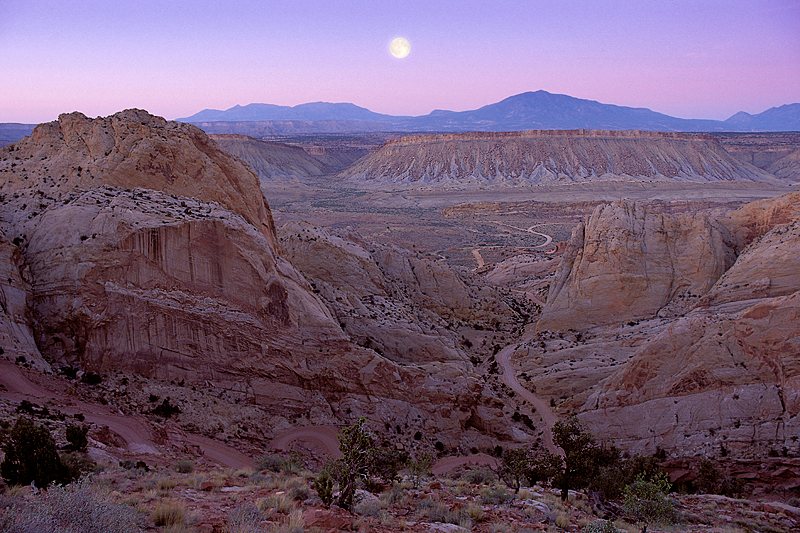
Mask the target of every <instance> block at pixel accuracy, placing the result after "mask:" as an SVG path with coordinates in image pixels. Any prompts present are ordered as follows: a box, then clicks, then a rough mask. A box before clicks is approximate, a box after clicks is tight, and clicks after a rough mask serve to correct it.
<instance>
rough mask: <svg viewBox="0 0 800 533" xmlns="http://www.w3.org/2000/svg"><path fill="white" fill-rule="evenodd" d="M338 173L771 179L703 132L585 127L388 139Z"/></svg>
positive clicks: (428, 178) (542, 179)
mask: <svg viewBox="0 0 800 533" xmlns="http://www.w3.org/2000/svg"><path fill="white" fill-rule="evenodd" d="M342 175H343V176H344V177H346V178H348V179H351V180H355V181H358V182H360V183H406V184H430V183H435V184H439V185H447V184H454V185H456V184H458V185H463V184H468V183H476V184H481V183H487V182H490V183H493V184H508V185H515V184H530V183H553V182H555V183H558V182H585V181H596V180H635V181H641V180H644V181H653V180H680V181H718V180H746V181H765V182H774V181H776V179H775V178H774V177H773V176H772V175H770V174H769V173H768V172H766V171H764V170H761V169H759V168H756V167H754V166H752V165H750V164H749V163H746V162H743V161H739V160H737V159H735V158H734V157H732V156H731V155H730V154H729V153H728V152H726V151H725V150H724V149H723V148H722V146H721V145H720V144H719V142H718V141H717V140H716V139H714V138H713V137H711V136H708V135H699V134H679V133H658V132H636V131H634V132H630V131H628V132H614V131H587V130H571V131H523V132H504V133H488V132H486V133H464V134H444V135H411V136H406V137H401V138H399V139H396V140H392V141H389V142H388V143H386V144H385V145H384V146H383V147H382V148H380V149H379V150H377V151H376V152H374V153H372V154H369V155H367V156H366V157H364V158H363V159H361V160H359V161H358V162H356V163H355V164H354V165H353V166H352V167H350V168H348V169H347V170H346V171H344V172H343V173H342Z"/></svg>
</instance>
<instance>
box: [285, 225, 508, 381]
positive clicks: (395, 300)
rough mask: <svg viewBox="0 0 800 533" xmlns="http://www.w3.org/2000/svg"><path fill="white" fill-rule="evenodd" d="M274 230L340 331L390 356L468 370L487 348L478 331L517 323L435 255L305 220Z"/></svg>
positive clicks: (490, 292) (494, 297)
mask: <svg viewBox="0 0 800 533" xmlns="http://www.w3.org/2000/svg"><path fill="white" fill-rule="evenodd" d="M280 235H281V246H282V248H283V249H284V250H285V253H286V255H287V257H288V258H289V259H290V260H291V262H292V263H293V264H295V265H297V267H298V268H299V269H300V270H301V271H302V272H303V274H304V275H305V276H306V277H307V278H308V279H309V280H312V283H313V284H314V287H315V289H316V290H317V291H319V294H320V295H321V296H322V297H323V298H324V299H325V301H326V302H327V303H328V305H329V307H330V308H331V309H332V310H333V311H334V313H335V314H336V316H337V319H338V321H339V322H340V323H341V324H342V326H343V328H344V329H345V331H346V332H347V333H348V334H350V335H351V336H352V337H353V338H354V339H358V340H359V342H360V343H361V344H363V345H365V346H369V347H371V348H374V349H375V350H377V351H378V352H379V353H382V354H383V355H385V356H386V357H388V358H389V359H392V360H394V361H398V362H401V363H418V364H427V363H436V362H444V361H451V362H458V363H459V364H460V365H462V366H464V367H465V368H470V367H471V364H472V363H470V362H469V359H470V357H472V358H473V360H475V358H476V357H478V356H479V355H485V352H486V351H487V349H488V348H487V346H485V345H482V344H481V343H480V341H478V340H477V339H478V338H480V337H482V336H484V337H485V333H484V332H488V331H495V332H496V333H497V334H498V335H500V336H502V335H503V333H504V332H505V333H506V334H507V333H509V332H511V331H512V330H513V329H514V328H515V327H519V326H520V325H521V324H522V322H523V319H522V317H521V316H520V314H519V313H518V312H517V311H514V310H513V309H512V308H511V307H509V306H508V305H505V304H504V303H503V302H502V297H501V295H500V294H499V292H497V291H496V290H494V289H492V288H490V287H488V286H487V285H485V284H484V283H483V282H482V281H480V280H478V279H476V278H474V277H471V276H468V275H466V273H458V272H456V271H455V270H453V269H452V268H450V267H449V266H448V265H447V264H446V263H444V262H443V261H437V260H434V259H432V258H429V257H422V256H420V255H417V254H414V253H412V252H410V251H408V250H404V249H400V248H397V247H393V246H383V245H377V244H367V243H365V242H364V241H363V240H361V239H360V238H359V237H358V236H357V235H350V236H349V237H347V238H345V237H342V236H339V235H334V234H332V233H331V232H330V231H327V230H324V229H320V228H317V227H313V226H311V225H310V224H295V223H293V224H288V225H286V226H284V227H282V228H281V231H280Z"/></svg>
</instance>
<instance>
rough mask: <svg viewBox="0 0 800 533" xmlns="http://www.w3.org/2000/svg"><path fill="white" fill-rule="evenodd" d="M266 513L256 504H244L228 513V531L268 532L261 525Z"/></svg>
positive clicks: (240, 532)
mask: <svg viewBox="0 0 800 533" xmlns="http://www.w3.org/2000/svg"><path fill="white" fill-rule="evenodd" d="M263 521H264V515H263V514H262V513H261V511H259V510H258V508H257V507H256V506H254V505H250V504H243V505H240V506H238V507H236V508H234V509H233V510H232V511H231V512H230V513H229V514H228V529H227V530H226V531H227V533H266V531H267V530H266V529H265V528H263V527H262V526H261V523H262V522H263Z"/></svg>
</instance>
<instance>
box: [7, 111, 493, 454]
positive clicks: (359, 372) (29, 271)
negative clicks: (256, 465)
mask: <svg viewBox="0 0 800 533" xmlns="http://www.w3.org/2000/svg"><path fill="white" fill-rule="evenodd" d="M0 181H1V182H2V185H0V196H1V197H2V201H1V202H0V226H2V230H3V231H4V232H5V234H6V235H7V236H8V237H9V238H11V239H13V240H14V242H15V243H16V244H6V245H4V246H5V248H4V254H5V255H4V257H6V258H9V257H10V258H11V260H10V261H7V262H6V263H5V264H4V266H3V268H4V269H5V268H8V269H10V270H12V271H13V269H14V268H15V267H17V266H19V271H20V272H24V273H25V275H27V276H29V278H28V280H29V281H28V283H29V284H30V286H29V288H28V287H25V286H24V285H22V284H20V283H19V281H18V280H17V281H15V276H14V275H11V276H9V277H10V278H11V280H12V282H10V283H9V286H12V285H13V286H14V288H15V290H20V289H16V287H20V288H24V291H25V293H26V298H27V301H26V304H27V310H26V311H24V312H22V311H20V308H21V306H22V305H23V303H22V302H23V296H22V294H21V293H19V292H17V293H14V292H13V291H12V290H11V289H10V288H8V287H9V286H4V287H3V293H4V294H6V300H9V301H12V303H13V304H14V305H11V306H9V308H8V309H9V310H8V311H7V314H8V316H10V317H11V318H10V319H9V321H8V323H9V324H8V326H5V322H4V328H5V329H6V330H13V329H14V328H16V327H17V326H16V324H22V325H23V326H24V325H25V320H23V318H22V317H23V316H30V317H32V318H31V320H30V325H31V328H30V336H31V337H32V338H33V339H35V341H36V347H37V348H38V350H39V351H40V352H41V354H42V355H43V356H44V359H45V360H46V361H48V362H50V363H52V364H57V365H64V364H70V365H75V366H78V367H79V368H82V369H84V370H94V371H98V372H102V373H113V372H125V373H129V374H130V373H132V374H134V375H138V376H143V377H146V378H150V379H154V380H158V381H160V382H162V383H167V382H171V383H173V384H175V383H178V382H180V383H186V384H187V387H188V386H189V385H192V386H196V385H203V387H204V388H205V389H207V390H208V391H209V392H210V393H212V394H222V393H223V392H224V394H226V395H233V397H235V398H236V401H237V403H238V402H239V401H247V402H250V403H252V404H254V405H255V406H257V407H258V409H261V413H262V416H266V417H267V418H265V419H262V420H261V421H260V422H258V424H259V425H260V426H264V427H267V428H270V429H268V430H267V432H270V431H274V430H277V429H280V428H282V427H286V426H289V425H292V424H293V422H292V421H293V420H294V419H295V418H296V417H298V416H303V417H308V418H307V422H306V423H317V424H318V423H330V422H335V421H337V420H341V419H344V418H348V417H349V416H353V414H365V415H367V416H369V417H370V418H371V419H373V420H382V421H386V422H387V423H391V425H392V426H393V427H394V426H395V425H396V426H397V427H400V426H401V424H402V425H403V427H409V426H410V425H414V426H417V427H418V428H419V429H421V430H423V431H425V432H426V435H430V437H431V438H439V439H441V440H443V441H446V442H451V443H457V442H459V439H461V438H462V437H464V435H465V433H464V431H463V430H464V427H465V424H466V421H467V420H469V419H470V418H475V417H478V418H480V416H481V415H476V414H475V412H476V410H477V409H478V407H479V406H480V404H481V403H482V402H483V400H482V396H481V387H482V386H481V384H480V383H478V382H477V380H476V379H475V378H474V377H473V376H472V374H471V373H470V371H469V369H468V368H466V367H465V366H464V365H463V364H461V363H458V364H451V363H447V362H440V363H439V364H438V366H437V367H436V371H435V372H431V371H430V369H427V370H422V369H420V368H418V367H415V366H413V365H402V364H398V363H397V362H394V361H391V360H389V359H387V358H385V357H383V356H381V355H379V354H378V353H377V352H375V351H373V350H370V349H367V348H362V347H359V346H357V345H356V344H354V343H352V342H351V340H350V338H349V336H348V335H347V334H346V333H345V332H343V331H342V329H341V328H340V326H339V324H338V323H337V321H336V320H335V319H334V316H333V315H332V313H331V312H330V310H329V309H328V307H327V306H326V304H325V302H323V301H322V300H321V299H320V298H319V297H318V296H316V295H315V294H314V293H313V291H312V288H311V287H310V286H309V284H308V282H307V281H306V280H305V278H304V277H303V276H302V275H301V274H300V273H299V272H298V271H297V270H296V269H295V267H294V266H293V265H292V264H291V263H289V262H288V261H287V260H286V259H284V258H283V257H282V256H281V255H280V253H279V250H278V244H277V238H276V234H275V230H274V227H273V223H272V217H271V213H270V210H269V207H268V205H267V203H266V201H265V199H264V197H263V195H262V194H261V191H260V189H259V182H258V178H257V177H256V175H255V174H254V173H253V172H252V171H251V170H250V169H248V168H247V167H246V166H245V165H244V164H242V163H241V162H240V161H239V160H237V159H235V158H233V157H231V156H229V155H227V154H226V153H224V152H223V151H221V150H220V149H219V147H218V146H217V145H216V144H215V143H214V142H213V141H211V140H210V139H209V138H208V137H207V136H206V135H205V134H204V133H203V132H202V131H200V130H199V129H197V128H195V127H193V126H189V125H185V124H178V123H174V122H166V121H164V120H163V119H161V118H158V117H154V116H151V115H149V114H147V113H146V112H144V111H139V110H128V111H124V112H121V113H118V114H116V115H113V116H110V117H106V118H98V119H94V120H91V119H87V118H86V117H84V116H83V115H80V114H77V113H73V114H69V115H62V116H61V117H60V118H59V120H58V121H57V122H53V123H48V124H43V125H41V126H39V127H38V128H37V129H36V130H35V131H34V133H33V135H32V136H31V137H29V138H26V139H24V140H23V141H21V142H20V143H18V144H16V145H14V146H11V147H9V148H6V149H3V151H2V152H0ZM17 258H18V259H19V262H16V261H17ZM15 306H16V307H15ZM23 329H24V328H23ZM27 334H28V332H27V330H26V331H25V332H24V333H23V334H18V333H15V335H16V337H15V338H16V339H17V341H16V342H17V346H18V349H16V351H14V350H9V351H8V353H6V354H4V357H11V358H13V356H15V355H16V354H17V353H20V352H21V351H25V349H26V348H25V344H24V341H25V335H27ZM6 335H9V334H8V333H6ZM28 348H29V349H30V351H31V352H34V350H33V346H30V343H28ZM35 355H36V354H35V353H31V356H32V357H33V356H35ZM187 394H188V395H191V394H195V393H187ZM198 402H201V400H198ZM200 404H201V403H197V405H198V406H199V405H200ZM203 405H204V404H203ZM492 412H493V411H492V410H491V409H484V410H482V414H483V415H486V416H496V415H497V413H495V415H492V414H491V413H492ZM205 418H208V417H205ZM192 423H193V424H195V426H196V429H200V430H201V431H205V432H209V433H213V432H214V431H217V430H216V429H213V428H215V427H217V426H216V425H209V421H207V420H204V417H199V418H197V417H196V418H195V419H194V420H193V422H192ZM215 424H216V423H215ZM506 429H507V428H505V429H504V431H505V430H506ZM473 433H474V432H473ZM473 436H474V438H479V436H477V434H474V435H473Z"/></svg>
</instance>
